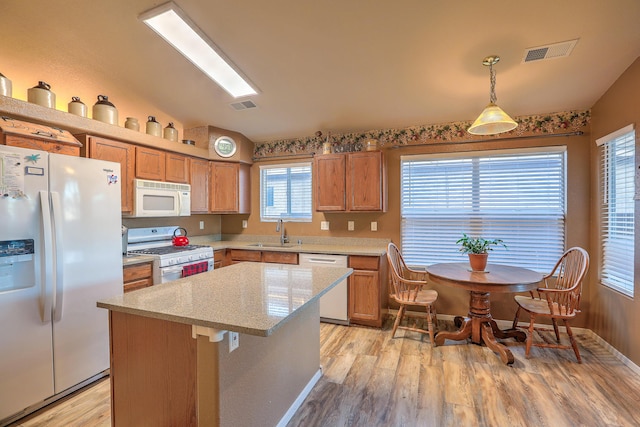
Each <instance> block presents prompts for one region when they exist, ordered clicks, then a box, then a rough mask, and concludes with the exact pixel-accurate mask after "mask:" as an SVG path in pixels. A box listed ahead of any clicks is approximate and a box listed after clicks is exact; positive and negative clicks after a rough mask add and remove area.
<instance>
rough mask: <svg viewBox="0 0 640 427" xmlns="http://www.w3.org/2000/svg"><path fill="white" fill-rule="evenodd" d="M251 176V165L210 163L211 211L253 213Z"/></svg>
mask: <svg viewBox="0 0 640 427" xmlns="http://www.w3.org/2000/svg"><path fill="white" fill-rule="evenodd" d="M250 174H251V166H250V165H245V164H239V163H227V162H210V169H209V183H210V185H209V211H210V212H211V213H247V214H248V213H251V190H250V187H249V185H250Z"/></svg>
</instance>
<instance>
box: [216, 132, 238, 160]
mask: <svg viewBox="0 0 640 427" xmlns="http://www.w3.org/2000/svg"><path fill="white" fill-rule="evenodd" d="M236 148H237V147H236V142H235V141H234V140H233V138H231V137H229V136H221V137H219V138H218V139H216V142H214V143H213V149H214V150H216V153H217V154H218V156H220V157H231V156H233V155H234V154H235V153H236Z"/></svg>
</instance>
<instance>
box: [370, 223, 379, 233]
mask: <svg viewBox="0 0 640 427" xmlns="http://www.w3.org/2000/svg"><path fill="white" fill-rule="evenodd" d="M371 231H378V222H377V221H371Z"/></svg>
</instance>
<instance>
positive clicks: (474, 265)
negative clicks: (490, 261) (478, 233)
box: [468, 253, 489, 271]
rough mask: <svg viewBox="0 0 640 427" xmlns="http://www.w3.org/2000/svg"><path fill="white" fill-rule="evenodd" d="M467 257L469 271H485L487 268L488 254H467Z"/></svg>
mask: <svg viewBox="0 0 640 427" xmlns="http://www.w3.org/2000/svg"><path fill="white" fill-rule="evenodd" d="M468 255H469V265H470V266H471V270H473V271H485V269H486V268H487V258H488V257H489V254H488V253H484V254H468Z"/></svg>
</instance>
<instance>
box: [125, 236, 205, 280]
mask: <svg viewBox="0 0 640 427" xmlns="http://www.w3.org/2000/svg"><path fill="white" fill-rule="evenodd" d="M177 229H179V227H174V226H171V227H152V228H130V229H129V230H128V237H127V254H138V255H148V256H151V257H153V258H154V261H153V283H154V284H156V285H157V284H160V283H166V282H170V281H172V280H176V279H180V278H181V277H186V276H190V275H193V274H198V273H204V272H206V271H209V270H213V248H211V247H210V246H203V245H186V246H173V244H172V242H171V239H172V238H173V236H174V233H176V230H177ZM176 235H180V234H176Z"/></svg>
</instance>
